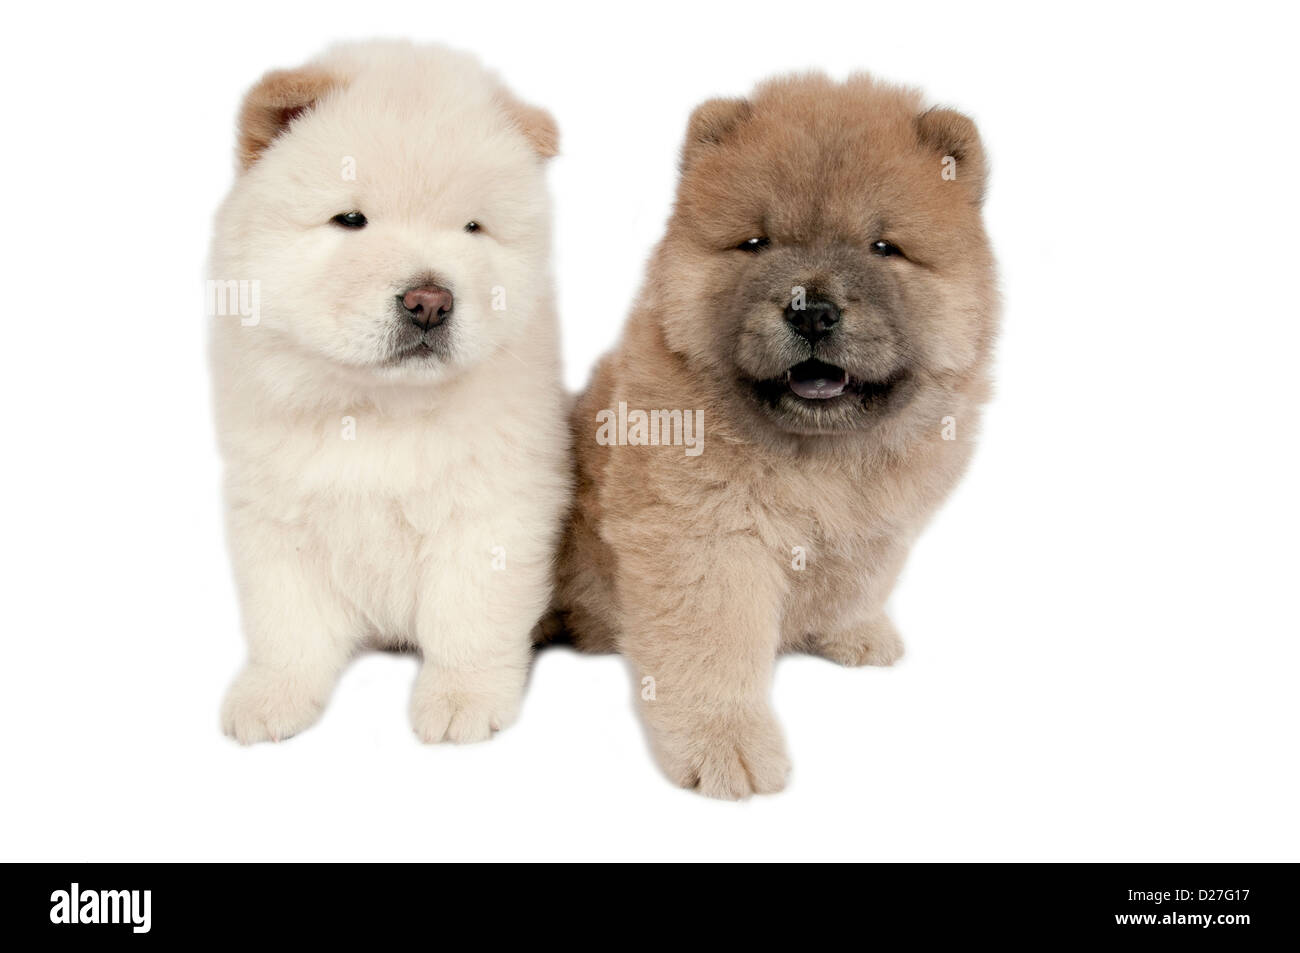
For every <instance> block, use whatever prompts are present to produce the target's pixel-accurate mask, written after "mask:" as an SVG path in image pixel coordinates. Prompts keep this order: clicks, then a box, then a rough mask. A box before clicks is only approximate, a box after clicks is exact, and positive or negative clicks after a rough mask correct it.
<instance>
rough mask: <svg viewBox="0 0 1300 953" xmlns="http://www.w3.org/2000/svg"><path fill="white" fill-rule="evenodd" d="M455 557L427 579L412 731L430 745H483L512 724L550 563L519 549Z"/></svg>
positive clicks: (479, 548)
mask: <svg viewBox="0 0 1300 953" xmlns="http://www.w3.org/2000/svg"><path fill="white" fill-rule="evenodd" d="M497 538H498V539H503V538H504V537H497ZM479 542H481V541H479ZM457 551H459V552H460V553H462V554H463V557H462V558H460V559H458V560H457V561H456V562H455V564H450V563H449V564H446V565H444V566H442V567H441V570H440V571H438V572H433V573H430V578H429V579H428V581H427V584H426V586H425V589H424V592H423V593H422V601H421V608H420V611H419V615H418V618H417V624H416V637H417V639H418V641H419V644H420V650H421V652H422V653H423V655H424V662H423V665H422V666H421V667H420V675H419V678H418V679H417V680H416V683H415V689H414V691H413V692H412V695H411V725H412V727H413V728H414V729H415V733H416V734H417V735H418V736H419V737H420V739H421V740H422V741H425V742H428V743H435V742H439V741H443V740H446V741H454V742H461V743H466V742H472V741H486V740H487V739H489V738H491V737H492V733H493V732H494V731H497V730H499V729H501V728H505V727H506V726H507V725H509V724H510V723H511V722H513V721H514V720H515V717H516V715H517V714H518V712H519V703H520V700H521V698H522V696H523V690H524V683H525V681H526V680H527V678H528V665H529V662H530V661H531V658H532V637H531V634H532V629H533V627H534V626H535V625H536V624H537V622H538V620H539V619H540V618H541V616H542V613H543V612H544V611H545V609H546V601H547V597H548V595H549V588H550V568H549V567H550V562H549V559H547V558H542V557H540V556H539V555H538V554H536V553H532V554H526V553H525V552H524V547H522V546H519V547H516V548H512V547H511V546H509V545H508V544H507V545H504V546H498V545H497V544H495V543H494V544H493V545H491V546H489V545H486V544H484V545H465V546H463V547H459V548H458V550H457Z"/></svg>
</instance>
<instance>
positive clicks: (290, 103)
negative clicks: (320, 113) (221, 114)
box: [239, 66, 342, 171]
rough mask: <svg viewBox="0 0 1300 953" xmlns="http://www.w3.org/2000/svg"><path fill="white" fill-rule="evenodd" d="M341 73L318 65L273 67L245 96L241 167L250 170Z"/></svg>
mask: <svg viewBox="0 0 1300 953" xmlns="http://www.w3.org/2000/svg"><path fill="white" fill-rule="evenodd" d="M340 85H342V83H341V82H340V81H339V79H338V77H336V76H333V75H332V74H330V73H327V72H325V71H324V70H322V69H320V68H319V67H315V66H304V67H302V68H301V69H292V70H273V71H272V72H270V73H267V74H266V75H265V76H263V77H262V78H261V79H260V80H258V83H257V85H256V86H254V87H253V88H252V89H250V90H249V91H248V95H247V96H245V97H244V105H243V107H242V108H241V109H240V111H239V167H240V169H241V170H243V171H247V170H248V169H249V168H250V167H251V166H252V165H253V163H254V162H256V161H257V159H258V157H259V156H261V154H262V153H263V152H264V151H265V150H266V147H267V146H269V145H270V144H271V142H272V141H273V140H274V139H275V137H276V136H278V135H279V134H280V133H282V132H284V131H285V129H287V128H289V123H291V122H293V121H294V120H295V119H297V118H298V117H299V116H301V115H302V114H303V113H305V112H306V111H307V110H309V109H311V108H312V106H314V105H316V102H317V101H318V100H319V99H320V98H321V97H322V96H324V95H325V94H326V93H327V92H329V91H330V90H331V89H334V88H335V87H337V86H340Z"/></svg>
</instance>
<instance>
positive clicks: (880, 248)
mask: <svg viewBox="0 0 1300 953" xmlns="http://www.w3.org/2000/svg"><path fill="white" fill-rule="evenodd" d="M871 250H872V251H873V252H874V253H875V254H877V255H879V256H880V257H881V258H888V257H890V256H891V255H901V254H903V250H902V249H901V248H899V247H898V246H897V245H895V244H894V243H893V242H887V241H885V240H884V239H881V240H880V241H878V242H876V243H875V244H874V245H872V246H871Z"/></svg>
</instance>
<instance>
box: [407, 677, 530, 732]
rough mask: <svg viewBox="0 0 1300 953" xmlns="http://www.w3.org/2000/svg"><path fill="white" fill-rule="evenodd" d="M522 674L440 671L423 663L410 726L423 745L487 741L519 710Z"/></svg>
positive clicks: (505, 725)
mask: <svg viewBox="0 0 1300 953" xmlns="http://www.w3.org/2000/svg"><path fill="white" fill-rule="evenodd" d="M522 694H523V675H522V674H521V673H518V672H514V671H512V670H507V669H501V670H492V671H485V672H473V673H465V672H440V671H437V670H435V669H433V668H432V666H430V665H428V664H426V665H425V666H424V668H423V669H422V670H421V672H420V678H419V680H418V681H417V682H416V686H415V691H414V693H413V694H412V695H411V727H413V728H414V729H415V733H416V735H418V736H419V738H420V740H421V741H423V742H425V743H426V744H437V743H438V742H440V741H452V742H455V743H457V744H470V743H472V742H475V741H487V740H488V739H489V738H491V737H492V735H493V733H494V732H497V731H500V730H501V729H502V728H505V727H508V726H509V725H510V724H511V722H513V721H514V720H515V717H516V716H517V715H518V714H519V703H520V699H521V696H522Z"/></svg>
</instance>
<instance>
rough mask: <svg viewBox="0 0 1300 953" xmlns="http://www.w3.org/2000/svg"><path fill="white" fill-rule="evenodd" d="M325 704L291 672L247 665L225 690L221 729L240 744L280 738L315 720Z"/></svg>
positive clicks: (289, 735)
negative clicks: (227, 689) (228, 688)
mask: <svg viewBox="0 0 1300 953" xmlns="http://www.w3.org/2000/svg"><path fill="white" fill-rule="evenodd" d="M324 705H325V699H324V698H323V697H319V695H318V693H314V692H312V691H310V690H309V689H307V687H306V686H305V685H304V683H303V682H302V680H301V679H296V678H294V677H293V676H292V674H288V673H284V672H276V671H272V670H270V669H267V668H263V667H261V666H257V665H248V666H246V667H245V668H244V670H243V671H242V672H240V673H239V676H238V677H237V678H236V679H235V683H234V684H233V685H231V686H230V690H229V691H228V692H226V700H225V702H223V703H222V706H221V728H222V730H223V731H224V732H225V733H226V734H228V735H229V736H230V737H232V738H234V739H235V740H236V741H238V742H239V743H240V744H241V745H251V744H255V743H256V742H259V741H283V740H284V739H285V738H289V737H292V736H293V735H296V734H297V733H298V732H300V731H302V730H303V729H304V728H307V727H309V726H310V725H311V724H312V723H313V722H315V721H316V719H317V718H319V717H320V713H321V709H322V708H323V707H324Z"/></svg>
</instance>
